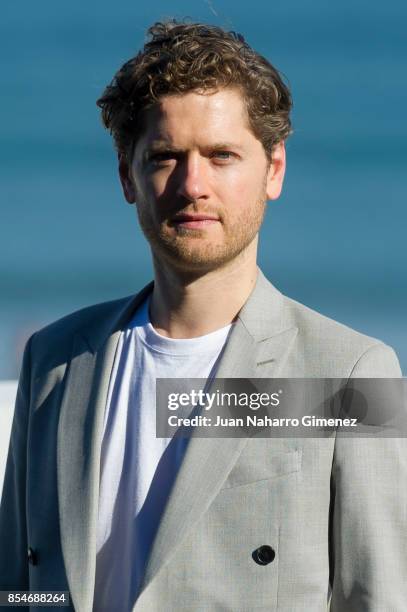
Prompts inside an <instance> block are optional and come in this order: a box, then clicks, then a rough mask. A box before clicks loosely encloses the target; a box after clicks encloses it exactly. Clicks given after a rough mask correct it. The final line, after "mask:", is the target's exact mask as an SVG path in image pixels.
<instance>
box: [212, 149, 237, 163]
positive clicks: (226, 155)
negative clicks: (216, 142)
mask: <svg viewBox="0 0 407 612" xmlns="http://www.w3.org/2000/svg"><path fill="white" fill-rule="evenodd" d="M211 157H212V159H214V160H216V161H218V162H229V161H231V160H232V159H233V158H234V157H235V154H234V153H232V151H214V152H213V153H212V155H211Z"/></svg>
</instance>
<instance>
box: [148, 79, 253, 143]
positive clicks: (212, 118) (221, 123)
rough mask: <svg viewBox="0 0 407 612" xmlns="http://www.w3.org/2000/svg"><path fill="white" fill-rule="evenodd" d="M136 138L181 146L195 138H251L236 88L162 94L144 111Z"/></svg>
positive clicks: (244, 109) (208, 139) (241, 100)
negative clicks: (155, 102)
mask: <svg viewBox="0 0 407 612" xmlns="http://www.w3.org/2000/svg"><path fill="white" fill-rule="evenodd" d="M142 123H143V130H142V134H141V137H140V140H141V141H143V143H144V144H145V145H146V144H148V143H150V142H151V141H156V140H165V141H167V142H170V143H173V144H176V145H177V146H183V145H184V144H192V143H193V142H195V141H199V142H202V141H208V142H210V141H212V140H216V141H218V140H225V141H227V140H230V138H231V136H234V137H236V136H239V137H240V138H245V137H246V138H248V137H250V136H251V137H252V138H254V136H253V134H252V132H251V131H250V127H249V121H248V115H247V110H246V105H245V102H244V100H243V97H242V95H241V93H240V92H239V91H238V90H237V89H231V88H227V89H221V90H218V91H215V92H209V93H208V92H205V93H198V92H188V93H185V94H182V95H167V96H163V97H162V98H161V99H160V100H159V102H158V103H157V104H156V105H155V106H153V107H151V108H149V109H147V110H145V111H144V113H143V115H142Z"/></svg>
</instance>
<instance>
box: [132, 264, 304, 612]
mask: <svg viewBox="0 0 407 612" xmlns="http://www.w3.org/2000/svg"><path fill="white" fill-rule="evenodd" d="M283 300H284V298H283V296H282V295H281V293H280V292H279V291H277V290H276V289H275V288H274V287H273V286H272V285H271V284H270V283H269V282H268V281H267V280H266V279H265V277H264V276H263V274H262V273H261V272H260V270H259V271H258V278H257V283H256V286H255V288H254V290H253V292H252V294H251V295H250V297H249V299H248V301H247V302H246V304H245V306H244V307H243V309H242V310H241V312H240V313H239V315H238V317H237V320H236V322H235V324H234V328H233V330H232V332H231V334H230V337H229V340H228V342H227V345H226V347H225V350H224V353H223V356H222V358H221V360H220V362H219V365H218V369H217V373H216V376H217V378H273V377H277V376H279V375H280V373H281V371H282V369H283V368H284V364H285V361H286V359H287V357H288V355H289V352H290V348H291V347H292V345H293V342H294V340H295V337H296V335H297V328H295V327H290V325H288V324H285V322H284V318H283V315H284V309H283ZM247 440H248V438H198V437H194V436H193V435H192V437H191V439H190V440H189V443H188V446H187V449H186V452H185V456H184V459H183V462H182V464H181V467H180V469H179V472H178V475H177V478H176V480H175V483H174V486H173V489H172V491H171V494H170V497H169V499H168V502H167V505H166V508H165V510H164V513H163V516H162V520H161V523H160V526H159V528H158V531H157V535H156V538H155V540H154V543H153V547H152V550H151V554H150V558H149V561H148V564H147V568H146V572H145V576H144V580H143V584H142V588H141V595H140V597H139V599H138V601H137V602H136V604H135V606H134V610H137V609H138V605H139V604H140V607H141V608H142V605H143V603H142V602H143V591H144V590H146V589H147V588H148V586H149V584H150V583H151V582H152V581H153V579H154V577H155V576H156V575H157V574H158V572H159V571H160V569H161V568H162V567H163V566H164V565H165V564H166V563H168V562H169V561H170V558H171V556H172V554H174V553H175V551H176V549H177V547H178V546H179V545H180V543H181V542H182V540H183V538H184V537H185V536H186V534H187V533H188V532H189V531H190V530H191V529H193V528H194V525H195V524H196V523H197V522H198V521H199V520H200V518H201V517H202V515H203V514H204V513H205V511H206V510H207V508H208V506H209V505H210V504H211V502H212V500H213V499H214V498H215V496H216V494H217V493H218V491H219V489H220V488H221V486H222V484H223V482H224V481H225V480H226V478H227V476H228V474H229V472H230V471H231V469H232V467H233V465H234V464H235V463H236V461H237V459H238V457H239V455H240V453H241V451H242V450H243V448H244V446H245V444H247Z"/></svg>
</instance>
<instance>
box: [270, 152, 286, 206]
mask: <svg viewBox="0 0 407 612" xmlns="http://www.w3.org/2000/svg"><path fill="white" fill-rule="evenodd" d="M284 174H285V146H284V142H279V143H277V144H276V145H275V147H274V148H273V152H272V155H271V164H270V168H269V170H268V173H267V180H266V193H267V199H268V200H276V199H277V198H278V197H279V195H280V193H281V189H282V187H283V181H284Z"/></svg>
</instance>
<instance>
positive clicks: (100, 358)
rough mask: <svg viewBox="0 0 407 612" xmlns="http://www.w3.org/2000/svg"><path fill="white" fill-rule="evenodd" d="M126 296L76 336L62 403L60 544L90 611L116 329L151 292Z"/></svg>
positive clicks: (77, 594)
mask: <svg viewBox="0 0 407 612" xmlns="http://www.w3.org/2000/svg"><path fill="white" fill-rule="evenodd" d="M151 288H152V284H150V285H148V286H147V287H146V288H145V289H144V290H143V291H142V292H141V293H139V294H138V295H137V296H136V297H134V296H133V297H132V298H131V299H127V300H124V301H123V303H122V304H121V306H120V308H119V309H118V310H116V311H115V316H114V317H110V318H108V319H105V318H104V319H103V320H102V321H100V320H99V321H94V324H93V326H90V327H88V328H87V330H86V337H85V336H82V335H80V334H77V335H76V336H75V337H74V341H73V351H72V356H71V361H70V364H69V368H68V373H67V377H68V378H67V382H66V384H65V393H64V396H63V400H62V404H61V412H60V418H59V425H58V442H57V448H58V450H57V478H58V503H59V514H60V526H61V544H62V552H63V556H64V562H65V567H66V573H67V578H68V583H69V587H70V593H71V597H72V600H73V605H74V607H75V610H77V612H85V611H86V612H87V611H89V610H91V609H92V602H93V595H94V582H95V569H96V533H97V518H98V499H99V477H100V452H101V443H102V434H103V421H104V412H105V407H106V401H107V394H108V388H109V381H110V375H111V372H112V368H113V363H114V357H115V353H116V349H117V345H118V341H119V337H120V330H121V329H122V327H123V325H125V323H126V322H127V321H128V320H129V319H130V318H131V316H132V314H133V312H134V311H135V309H136V308H137V306H138V305H139V304H140V303H141V302H142V301H143V300H144V298H145V296H146V295H147V294H148V293H149V292H150V291H151Z"/></svg>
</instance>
